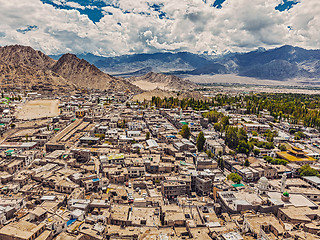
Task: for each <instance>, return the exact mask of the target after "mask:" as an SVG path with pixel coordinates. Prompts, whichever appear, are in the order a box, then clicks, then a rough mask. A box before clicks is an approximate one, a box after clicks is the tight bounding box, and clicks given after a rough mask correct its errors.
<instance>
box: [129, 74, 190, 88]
mask: <svg viewBox="0 0 320 240" xmlns="http://www.w3.org/2000/svg"><path fill="white" fill-rule="evenodd" d="M128 80H129V81H130V82H131V83H132V84H134V85H136V86H139V87H140V88H142V89H144V90H153V89H156V88H160V89H165V90H176V91H180V90H191V89H193V88H194V87H195V86H196V85H195V84H194V83H192V82H190V81H188V80H184V79H181V78H179V77H177V76H174V75H165V74H161V73H154V72H149V73H147V74H145V75H143V76H140V77H131V78H129V79H128Z"/></svg>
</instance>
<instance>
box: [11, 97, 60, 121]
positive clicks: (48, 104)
mask: <svg viewBox="0 0 320 240" xmlns="http://www.w3.org/2000/svg"><path fill="white" fill-rule="evenodd" d="M58 105H59V100H32V101H28V102H26V103H25V104H24V105H22V106H21V108H20V109H19V110H18V111H17V112H16V117H17V119H22V120H31V119H39V118H45V117H56V116H58V115H59V108H58Z"/></svg>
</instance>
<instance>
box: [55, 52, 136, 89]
mask: <svg viewBox="0 0 320 240" xmlns="http://www.w3.org/2000/svg"><path fill="white" fill-rule="evenodd" d="M52 71H53V72H55V73H57V74H59V75H60V76H62V77H64V78H65V79H68V80H69V81H70V82H71V83H72V84H75V85H76V86H77V87H81V88H95V89H115V90H122V91H124V90H127V89H129V90H136V91H137V90H139V89H138V88H137V87H136V86H134V85H132V84H131V83H129V82H128V81H127V80H125V79H122V78H115V77H113V76H111V75H109V74H106V73H104V72H102V71H101V70H99V69H98V68H97V67H96V66H94V65H92V64H90V63H88V62H87V61H86V60H84V59H80V58H78V57H77V56H76V55H73V54H64V55H63V56H62V57H61V58H60V59H59V60H58V61H57V62H56V63H55V64H54V65H53V66H52Z"/></svg>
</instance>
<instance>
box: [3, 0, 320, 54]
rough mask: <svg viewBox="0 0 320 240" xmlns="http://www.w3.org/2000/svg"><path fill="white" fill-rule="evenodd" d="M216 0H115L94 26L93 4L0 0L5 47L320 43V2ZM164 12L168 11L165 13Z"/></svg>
mask: <svg viewBox="0 0 320 240" xmlns="http://www.w3.org/2000/svg"><path fill="white" fill-rule="evenodd" d="M108 2H110V1H108ZM212 2H213V1H207V3H204V2H203V1H202V0H149V1H148V2H146V1H145V0H136V1H132V0H114V1H113V3H114V5H117V6H118V7H119V8H115V7H112V6H108V7H104V8H103V12H104V13H105V15H104V17H103V18H102V19H101V20H100V21H99V22H97V23H96V24H94V23H93V22H92V21H91V20H90V19H89V18H88V16H86V15H81V14H80V13H79V12H78V11H77V10H76V9H82V10H83V9H85V8H91V9H92V8H94V7H92V6H85V7H84V6H81V5H80V4H79V3H77V1H76V0H73V1H66V0H55V3H56V4H57V5H64V6H65V5H67V6H70V7H72V8H74V10H61V9H56V8H54V7H53V6H51V5H49V4H43V3H42V2H40V0H28V1H21V0H10V1H8V0H0V5H1V8H0V20H1V21H0V29H1V32H2V34H1V35H0V45H8V44H24V45H30V46H32V47H34V48H36V49H39V50H42V51H44V52H45V53H47V54H57V53H64V52H67V51H71V52H74V53H81V52H92V53H95V54H101V55H119V54H128V53H135V52H136V53H140V52H159V51H190V52H204V51H207V52H209V53H210V52H217V53H220V52H224V51H248V50H252V49H256V48H257V47H265V48H271V47H276V46H280V45H283V44H291V45H295V46H301V47H305V48H320V41H319V33H318V32H319V30H318V29H319V27H320V17H319V16H318V15H319V14H318V13H319V12H320V3H319V1H318V0H301V1H300V3H299V4H297V5H295V6H294V7H293V8H292V9H290V10H289V11H285V12H279V11H277V10H275V6H277V5H278V4H279V3H281V2H282V1H281V0H255V1H250V2H248V1H247V0H226V1H225V2H224V3H223V6H222V9H216V8H213V7H210V5H211V4H212ZM153 4H157V5H161V7H160V8H161V12H158V11H155V10H154V9H153V8H150V7H149V6H151V5H153ZM107 12H108V14H107ZM109 13H111V15H110V14H109ZM160 14H165V17H164V18H163V19H160V18H159V15H160ZM29 25H30V26H33V25H36V26H37V27H38V29H36V30H33V31H30V32H26V33H25V34H22V33H19V32H17V31H16V30H17V29H25V28H26V26H29ZM288 26H290V28H291V29H292V30H290V29H289V28H288Z"/></svg>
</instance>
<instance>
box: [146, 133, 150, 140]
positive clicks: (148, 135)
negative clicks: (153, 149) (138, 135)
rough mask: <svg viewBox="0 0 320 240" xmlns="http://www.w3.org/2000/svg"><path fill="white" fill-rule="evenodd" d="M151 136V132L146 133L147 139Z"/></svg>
mask: <svg viewBox="0 0 320 240" xmlns="http://www.w3.org/2000/svg"><path fill="white" fill-rule="evenodd" d="M149 138H150V132H147V133H146V140H148V139H149Z"/></svg>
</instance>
